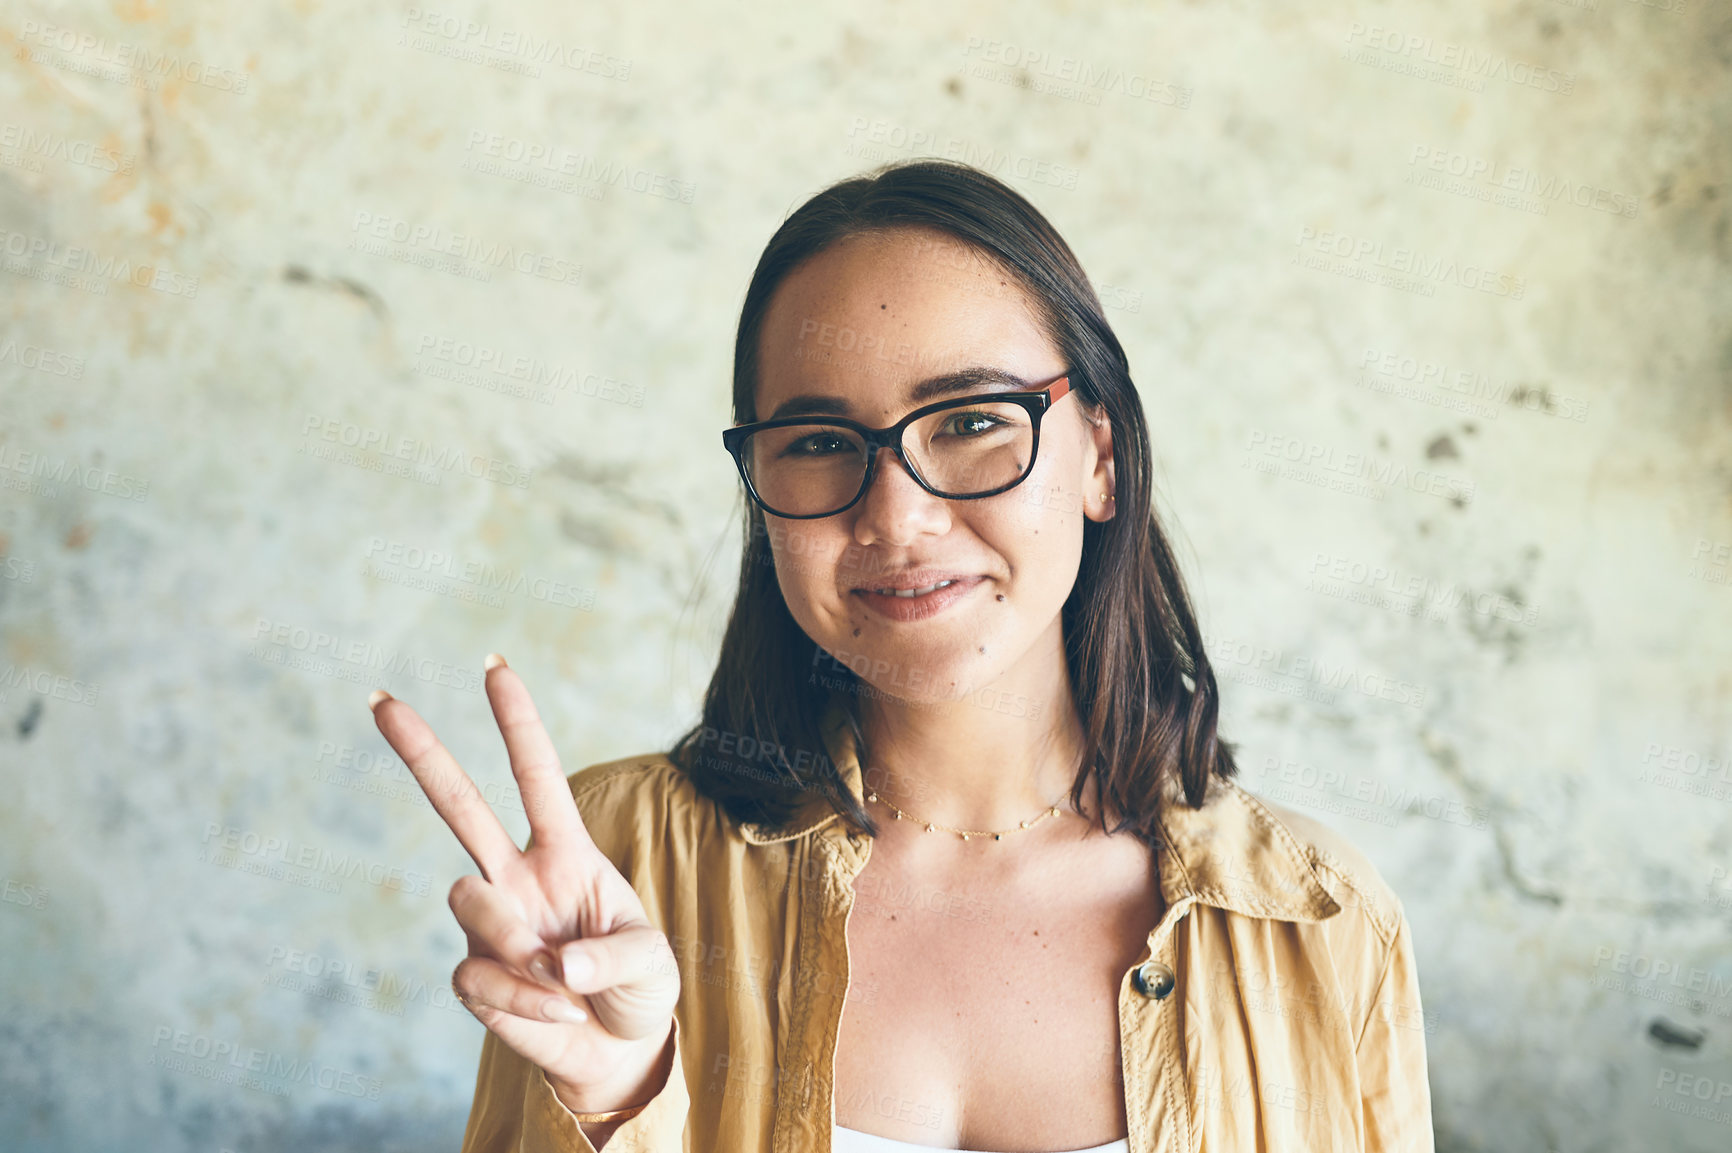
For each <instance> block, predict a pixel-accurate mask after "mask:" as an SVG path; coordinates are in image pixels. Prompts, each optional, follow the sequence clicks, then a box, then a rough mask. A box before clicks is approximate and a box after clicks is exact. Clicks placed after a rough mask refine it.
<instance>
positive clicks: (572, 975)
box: [565, 949, 595, 985]
mask: <svg viewBox="0 0 1732 1153" xmlns="http://www.w3.org/2000/svg"><path fill="white" fill-rule="evenodd" d="M593 976H595V958H594V957H591V956H590V955H589V954H588V953H585V952H583V951H581V950H578V949H567V950H566V951H565V983H566V984H567V985H570V984H571V983H572V982H573V981H578V982H583V981H587V980H589V979H590V978H591V977H593Z"/></svg>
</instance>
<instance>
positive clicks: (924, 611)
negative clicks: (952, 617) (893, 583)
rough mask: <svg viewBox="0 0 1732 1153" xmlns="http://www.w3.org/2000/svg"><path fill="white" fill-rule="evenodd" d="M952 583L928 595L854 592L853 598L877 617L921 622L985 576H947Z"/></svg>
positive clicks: (956, 598)
mask: <svg viewBox="0 0 1732 1153" xmlns="http://www.w3.org/2000/svg"><path fill="white" fill-rule="evenodd" d="M945 579H948V580H949V581H950V582H951V583H950V584H947V585H945V586H944V587H943V588H940V589H934V590H932V591H931V592H925V593H917V594H916V595H914V596H911V597H910V596H896V595H895V594H893V593H881V592H878V591H877V590H876V589H855V590H854V593H853V595H855V596H857V597H859V598H860V599H861V600H862V601H864V602H865V603H866V604H868V605H870V606H871V607H872V609H873V610H874V611H875V612H877V613H878V615H880V616H884V617H889V618H890V619H891V620H893V621H922V620H925V619H926V618H927V617H931V616H936V615H938V614H939V613H941V612H943V611H944V610H945V609H947V608H949V607H950V606H951V605H953V604H955V603H956V602H957V601H959V600H961V599H962V598H963V597H965V596H967V595H968V594H969V593H971V592H973V591H974V590H975V587H976V586H978V585H979V584H980V583H981V582H982V581H983V580H985V579H986V578H985V577H978V576H973V577H949V578H945Z"/></svg>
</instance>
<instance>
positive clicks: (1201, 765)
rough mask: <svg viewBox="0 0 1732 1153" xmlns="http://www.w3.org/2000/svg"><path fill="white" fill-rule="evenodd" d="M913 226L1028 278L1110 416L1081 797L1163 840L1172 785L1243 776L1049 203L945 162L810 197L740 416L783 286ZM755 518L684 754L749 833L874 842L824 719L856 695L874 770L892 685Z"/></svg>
mask: <svg viewBox="0 0 1732 1153" xmlns="http://www.w3.org/2000/svg"><path fill="white" fill-rule="evenodd" d="M898 228H915V229H921V228H924V229H936V230H939V231H940V232H943V233H947V234H949V236H951V237H954V238H956V239H957V240H959V241H961V242H962V243H963V244H965V245H968V246H969V247H971V248H972V249H974V250H975V251H976V252H978V253H980V254H982V255H984V256H986V257H988V258H990V259H991V260H992V261H993V262H995V263H996V264H997V265H1000V266H1002V267H1003V268H1004V269H1005V270H1006V271H1007V272H1009V273H1010V274H1012V275H1014V277H1015V278H1016V280H1017V281H1018V282H1019V283H1020V285H1021V286H1022V288H1023V289H1024V291H1025V292H1026V293H1027V295H1028V297H1029V298H1030V299H1031V300H1032V301H1033V302H1034V305H1035V307H1036V308H1037V310H1038V314H1039V315H1038V320H1039V321H1040V323H1041V324H1042V325H1043V327H1044V329H1045V332H1046V334H1047V336H1048V338H1049V339H1050V340H1051V341H1052V343H1053V344H1054V345H1055V346H1056V347H1057V349H1058V350H1059V352H1060V354H1061V355H1062V356H1063V358H1064V361H1065V363H1066V364H1067V365H1068V366H1069V368H1070V372H1071V386H1072V387H1073V388H1074V389H1076V390H1077V391H1078V393H1079V399H1081V400H1083V401H1084V402H1085V403H1086V404H1087V405H1088V406H1089V407H1088V409H1087V411H1089V412H1091V413H1095V412H1099V411H1100V409H1101V408H1104V410H1105V412H1106V414H1107V416H1108V417H1109V418H1110V419H1111V421H1112V438H1113V455H1114V459H1115V461H1116V462H1117V466H1116V470H1115V477H1114V480H1115V494H1116V499H1115V501H1114V507H1115V508H1116V510H1117V513H1116V515H1115V516H1113V517H1112V518H1111V519H1109V520H1107V521H1104V522H1098V523H1097V522H1095V521H1085V524H1084V529H1083V547H1082V561H1081V567H1080V570H1079V572H1078V574H1077V580H1076V584H1075V586H1074V587H1073V588H1072V589H1071V593H1070V596H1069V597H1068V598H1067V599H1066V601H1065V603H1064V606H1063V608H1062V610H1061V613H1062V620H1063V629H1064V641H1065V659H1066V662H1067V663H1068V665H1069V668H1070V681H1071V686H1072V691H1073V694H1074V699H1075V704H1076V709H1077V715H1078V717H1079V719H1080V721H1081V723H1082V726H1083V730H1084V732H1085V733H1086V739H1087V743H1086V746H1085V751H1084V754H1083V758H1082V762H1081V767H1080V768H1079V769H1078V772H1077V776H1076V780H1075V783H1074V784H1073V786H1072V788H1071V793H1070V797H1071V803H1072V804H1073V805H1075V806H1077V807H1078V808H1079V809H1080V808H1081V806H1082V797H1083V789H1084V785H1085V783H1086V782H1087V780H1088V774H1090V773H1094V774H1095V775H1096V778H1097V789H1098V796H1099V798H1100V802H1101V806H1102V811H1101V812H1100V813H1099V814H1098V816H1099V819H1100V821H1101V827H1102V828H1103V830H1105V829H1106V823H1105V822H1106V814H1107V811H1109V810H1110V811H1111V812H1112V813H1113V814H1114V815H1115V818H1116V824H1115V825H1114V826H1113V827H1112V828H1111V829H1110V830H1109V831H1111V832H1120V831H1123V830H1126V829H1129V830H1132V831H1133V832H1134V833H1136V835H1138V836H1139V837H1140V838H1142V839H1143V840H1145V841H1148V842H1149V843H1151V844H1153V843H1158V840H1159V834H1158V828H1159V826H1158V825H1157V823H1156V818H1157V816H1158V814H1159V810H1160V805H1161V796H1162V794H1163V792H1164V791H1167V790H1168V789H1170V786H1171V783H1172V780H1173V778H1174V777H1177V779H1178V783H1179V784H1180V785H1182V787H1183V790H1184V796H1185V800H1186V803H1187V804H1189V805H1190V806H1191V807H1192V808H1200V807H1202V804H1203V800H1204V796H1205V793H1206V790H1207V786H1208V779H1209V776H1210V774H1214V775H1216V776H1219V777H1223V778H1228V777H1232V776H1234V775H1235V773H1236V772H1237V766H1236V764H1235V763H1234V760H1233V755H1232V754H1233V747H1232V745H1230V744H1229V743H1228V742H1226V741H1225V740H1223V739H1221V738H1220V737H1219V736H1218V735H1217V734H1216V731H1215V722H1216V715H1217V712H1218V708H1219V703H1220V698H1219V693H1218V690H1217V688H1216V684H1215V675H1214V672H1213V671H1212V670H1211V669H1210V667H1209V660H1208V657H1207V655H1206V654H1205V652H1204V646H1203V640H1202V637H1201V635H1200V633H1199V631H1198V628H1197V623H1196V618H1195V616H1194V614H1193V612H1192V610H1191V605H1190V601H1189V598H1188V597H1187V596H1186V593H1185V587H1184V582H1183V580H1182V579H1181V577H1180V574H1179V569H1178V565H1177V564H1176V563H1175V561H1174V557H1173V552H1172V549H1171V548H1170V547H1169V545H1168V543H1167V539H1166V536H1165V534H1164V533H1163V532H1162V531H1161V524H1160V519H1159V517H1158V515H1157V514H1156V511H1155V509H1154V504H1153V499H1152V496H1153V493H1152V481H1151V467H1150V450H1149V434H1148V426H1147V423H1146V421H1145V420H1144V417H1143V407H1142V402H1141V400H1140V398H1139V397H1138V395H1137V391H1136V387H1135V385H1133V384H1132V383H1131V375H1130V365H1129V363H1128V362H1127V361H1126V359H1125V353H1124V349H1123V348H1122V347H1120V345H1119V341H1118V338H1117V337H1116V336H1114V335H1113V331H1112V328H1111V327H1110V326H1109V325H1108V324H1107V320H1106V317H1105V316H1104V315H1103V314H1102V311H1101V302H1100V299H1099V297H1098V296H1097V295H1096V294H1095V291H1094V288H1093V286H1091V285H1090V283H1089V280H1088V277H1087V276H1086V275H1085V274H1084V272H1083V269H1082V265H1081V264H1080V263H1079V262H1078V261H1077V258H1076V256H1075V255H1074V254H1073V253H1072V252H1071V250H1070V247H1069V246H1068V245H1067V244H1066V243H1065V242H1064V240H1063V239H1062V238H1061V237H1060V236H1059V234H1058V233H1057V231H1055V230H1054V229H1053V227H1052V225H1051V224H1050V223H1048V222H1047V220H1046V218H1045V217H1044V216H1042V215H1041V214H1040V212H1039V211H1038V210H1037V209H1036V208H1035V207H1034V205H1032V204H1030V203H1029V202H1028V201H1027V200H1026V199H1024V198H1023V197H1022V196H1021V195H1019V194H1018V193H1017V192H1016V191H1015V190H1013V189H1011V188H1010V187H1008V186H1007V185H1005V184H1004V183H1002V182H1001V181H999V180H997V179H995V178H994V177H993V176H991V175H990V174H988V173H986V172H983V171H981V170H979V169H977V168H974V167H971V166H969V165H966V164H960V163H955V162H951V161H943V160H915V161H908V162H903V163H896V164H890V165H885V166H883V167H880V168H878V169H875V170H873V171H871V172H868V173H866V174H863V175H861V176H856V177H853V178H850V179H847V180H843V181H841V182H840V183H837V184H835V185H832V186H831V187H829V188H826V189H825V190H824V191H822V192H820V193H818V194H817V195H816V196H814V197H812V198H811V199H810V200H808V201H807V202H806V203H805V204H803V205H801V206H800V208H799V209H798V210H796V211H795V212H794V213H793V214H792V215H790V216H789V217H788V218H787V220H785V221H784V222H783V223H782V226H781V227H780V228H778V229H777V230H776V234H775V235H774V236H772V237H771V238H770V242H769V244H768V245H767V246H766V247H765V249H764V252H763V255H762V256H761V257H760V258H759V260H758V267H757V269H756V271H755V272H753V274H752V281H751V284H750V286H749V287H748V288H747V290H746V298H745V303H744V305H743V307H742V308H741V309H740V326H739V331H738V333H737V335H736V337H735V342H734V421H735V423H736V424H745V423H749V422H751V421H754V420H756V419H757V413H756V390H757V383H758V381H757V373H758V345H759V339H760V330H761V328H762V325H763V321H764V314H765V312H766V310H767V309H768V306H769V304H770V301H771V298H772V296H773V295H774V293H775V291H776V288H777V287H778V286H779V285H780V284H781V283H782V281H783V280H784V279H785V278H786V277H787V276H788V274H789V273H790V272H792V271H793V270H794V269H795V268H797V267H799V265H800V264H801V263H802V262H804V261H806V260H808V259H810V258H812V257H813V256H816V255H817V254H818V253H820V252H823V251H824V250H825V249H827V248H828V247H829V246H830V245H832V244H835V243H836V242H837V241H839V240H841V239H843V238H844V237H848V236H851V235H854V234H858V233H867V232H883V231H887V230H892V229H898ZM1096 406H1099V407H1096ZM743 496H744V494H743V490H742V497H743ZM745 506H746V511H745V548H744V551H743V554H742V556H741V560H740V583H739V590H738V594H737V597H736V599H735V602H734V607H733V612H732V614H731V615H730V616H729V619H728V626H727V630H726V632H725V633H724V635H723V638H722V647H721V654H720V657H719V659H718V660H717V663H716V671H715V675H714V677H713V678H712V679H711V681H710V685H709V689H708V691H707V692H706V693H705V696H704V705H703V719H702V720H701V721H700V722H699V724H698V725H696V726H694V727H693V728H692V729H691V730H690V731H688V732H686V733H685V734H684V735H683V736H681V737H680V738H679V739H678V741H677V742H676V743H675V746H674V748H673V749H672V750H671V751H670V753H669V757H670V759H671V760H673V761H674V763H675V764H676V765H678V766H679V767H680V768H681V770H682V771H684V772H685V773H686V774H687V775H688V776H689V777H690V778H691V780H692V781H693V783H694V785H695V786H696V788H697V789H698V791H699V792H700V793H701V794H703V795H704V796H707V797H710V798H712V799H714V800H715V801H716V802H717V803H718V804H720V805H721V807H722V808H723V810H724V811H725V812H726V813H728V815H729V816H730V817H732V818H733V819H734V820H735V821H738V822H752V823H755V824H758V825H760V826H765V827H768V828H772V829H774V828H778V827H782V826H785V825H787V824H788V822H790V821H791V820H792V819H793V818H794V816H795V815H796V813H797V811H798V810H799V809H800V807H801V806H802V805H803V804H804V803H805V802H806V801H808V800H809V799H810V798H811V797H812V796H813V795H814V793H816V794H817V795H819V796H821V797H823V798H824V800H825V801H827V802H828V803H829V805H830V806H831V807H832V808H833V809H834V810H835V811H836V812H838V813H840V814H841V815H842V817H843V819H844V821H846V822H847V823H848V824H850V825H852V826H853V827H855V828H856V829H858V830H860V831H862V832H865V833H866V834H868V835H876V833H877V825H876V823H875V822H874V820H873V818H872V817H871V816H870V815H869V814H868V813H867V812H866V811H865V808H864V806H862V805H861V804H860V803H859V802H858V801H857V800H856V799H855V797H854V795H853V794H852V793H851V792H850V791H849V789H848V788H847V785H846V783H845V782H844V780H843V778H842V776H841V773H840V772H839V771H838V770H837V768H836V766H835V765H834V764H833V763H832V762H831V761H830V759H829V757H828V756H826V755H824V750H825V744H824V741H823V739H822V734H821V731H820V722H821V719H822V717H823V716H824V714H825V712H826V711H827V709H828V708H829V707H830V706H831V704H832V702H834V701H836V700H838V699H839V700H841V701H842V702H844V703H845V705H846V708H847V713H848V718H849V720H850V721H851V722H852V729H853V734H854V737H855V742H856V751H857V753H858V755H859V761H860V766H861V769H862V771H863V772H868V766H869V765H870V764H871V761H870V757H869V750H868V749H867V748H866V745H865V741H864V739H863V734H862V732H861V728H860V723H859V710H858V707H857V705H856V704H855V702H856V701H857V699H858V696H859V694H860V693H862V692H875V691H877V690H875V689H873V688H872V687H871V686H870V685H869V684H865V683H864V682H862V681H861V679H860V678H859V676H858V675H857V674H856V673H855V672H854V671H853V670H852V669H849V668H847V667H846V666H844V665H843V664H841V663H840V662H837V661H835V660H834V659H833V658H832V657H831V656H830V655H829V654H827V653H825V652H824V651H823V650H822V649H820V648H819V647H818V646H817V644H816V643H815V642H813V641H812V639H811V638H810V637H808V636H807V635H806V634H805V633H804V631H803V630H801V628H800V627H799V625H798V624H797V623H796V622H795V620H794V618H793V616H792V614H790V612H789V611H788V606H787V603H786V602H785V601H784V600H783V598H782V593H781V589H780V587H779V585H778V583H777V580H776V573H775V568H774V564H775V561H774V557H773V554H772V552H771V549H770V541H769V535H768V530H767V529H766V526H765V520H764V513H763V511H762V510H761V509H759V508H758V507H757V506H756V504H755V503H753V502H752V501H751V500H750V499H749V498H748V499H745ZM820 663H822V665H823V666H824V667H823V669H822V670H821V671H822V673H823V675H822V676H819V675H816V674H817V672H819V671H820V669H819V666H820ZM839 683H840V684H841V685H842V691H840V692H837V690H836V688H835V686H836V685H838V684H839ZM867 779H868V781H870V775H868V778H867Z"/></svg>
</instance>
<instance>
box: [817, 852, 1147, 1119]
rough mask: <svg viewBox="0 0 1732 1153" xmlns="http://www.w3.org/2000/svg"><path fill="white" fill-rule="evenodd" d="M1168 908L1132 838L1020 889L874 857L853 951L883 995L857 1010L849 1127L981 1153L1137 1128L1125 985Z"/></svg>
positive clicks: (839, 1082)
mask: <svg viewBox="0 0 1732 1153" xmlns="http://www.w3.org/2000/svg"><path fill="white" fill-rule="evenodd" d="M1139 848H1140V846H1139ZM1160 913H1161V901H1160V893H1159V885H1158V883H1157V878H1156V876H1155V872H1154V868H1153V864H1152V859H1151V858H1150V857H1149V855H1148V853H1147V851H1146V849H1145V850H1142V851H1141V852H1133V853H1126V852H1125V851H1124V847H1123V846H1122V844H1121V845H1118V846H1114V851H1113V852H1110V853H1103V854H1100V855H1098V856H1095V857H1092V858H1087V859H1079V860H1078V861H1076V862H1074V863H1073V865H1072V866H1071V867H1068V868H1067V869H1065V870H1064V871H1062V872H1061V873H1058V874H1055V875H1051V876H1047V877H1044V878H1043V879H1041V880H1040V881H1039V882H1037V883H1034V884H1018V885H1016V886H1015V887H1013V888H1008V889H994V888H988V887H982V886H979V885H965V886H957V885H949V886H946V885H943V884H933V883H930V882H922V881H920V880H918V879H915V878H911V877H908V876H906V875H903V874H901V873H899V872H897V871H896V870H895V869H894V868H893V867H884V868H881V869H880V870H879V871H878V872H876V873H874V872H873V870H872V863H871V862H869V863H868V866H867V868H866V869H865V870H864V871H862V873H861V874H860V876H859V877H858V878H856V881H855V898H854V906H853V909H852V911H851V913H850V915H849V919H848V955H849V969H850V978H849V979H850V984H853V983H854V982H859V983H860V984H861V985H862V986H863V987H866V988H871V989H872V990H873V995H872V996H871V997H870V998H852V997H851V998H849V999H848V1000H847V1001H846V1003H845V1008H844V1012H843V1018H842V1024H841V1032H840V1035H839V1037H838V1041H837V1053H836V1085H835V1110H836V1114H835V1120H836V1123H837V1124H839V1125H842V1126H844V1127H847V1128H850V1129H860V1130H864V1131H866V1132H869V1133H876V1134H879V1135H881V1136H886V1137H892V1138H895V1139H897V1140H903V1141H910V1142H913V1143H916V1144H923V1145H934V1144H936V1145H940V1146H948V1147H951V1148H956V1147H961V1148H967V1149H1019V1148H1020V1149H1027V1148H1030V1147H1034V1148H1046V1149H1077V1148H1084V1147H1088V1146H1092V1145H1098V1144H1104V1143H1106V1142H1108V1141H1112V1140H1115V1139H1117V1138H1120V1137H1123V1136H1124V1135H1125V1127H1126V1122H1125V1103H1124V1085H1123V1079H1122V1064H1121V1057H1120V1045H1119V1018H1118V994H1119V987H1120V982H1121V980H1122V978H1123V977H1124V974H1125V972H1126V970H1128V969H1129V968H1130V967H1131V966H1132V965H1133V964H1134V963H1136V961H1137V960H1138V958H1139V955H1140V954H1141V952H1142V951H1143V949H1144V946H1145V944H1146V941H1147V939H1148V934H1149V932H1150V930H1152V929H1153V928H1154V926H1155V924H1156V923H1157V921H1158V920H1159V917H1160Z"/></svg>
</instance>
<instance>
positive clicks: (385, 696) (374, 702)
mask: <svg viewBox="0 0 1732 1153" xmlns="http://www.w3.org/2000/svg"><path fill="white" fill-rule="evenodd" d="M390 699H391V694H390V693H388V692H386V691H385V690H384V689H374V690H373V693H372V695H371V696H369V697H368V698H367V707H368V708H370V709H372V710H373V711H374V712H378V711H379V705H380V703H381V702H383V701H388V700H390Z"/></svg>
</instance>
